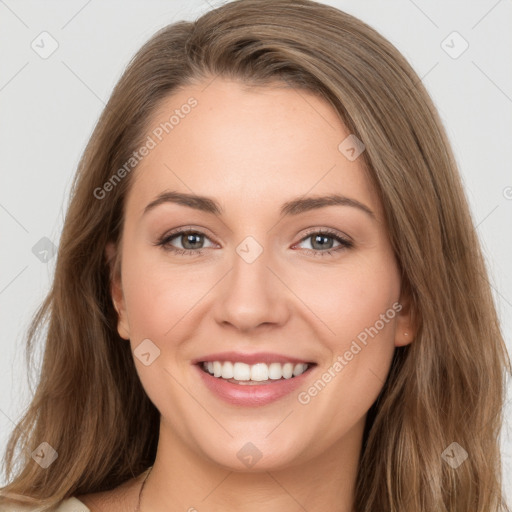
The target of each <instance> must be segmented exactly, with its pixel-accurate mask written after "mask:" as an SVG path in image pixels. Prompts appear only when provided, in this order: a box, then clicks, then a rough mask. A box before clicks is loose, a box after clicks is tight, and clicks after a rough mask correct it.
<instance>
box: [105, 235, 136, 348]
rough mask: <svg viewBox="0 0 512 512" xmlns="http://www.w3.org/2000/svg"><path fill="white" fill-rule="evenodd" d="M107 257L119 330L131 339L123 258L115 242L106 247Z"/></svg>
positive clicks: (126, 337)
mask: <svg viewBox="0 0 512 512" xmlns="http://www.w3.org/2000/svg"><path fill="white" fill-rule="evenodd" d="M105 258H106V260H107V265H108V267H109V269H110V296H111V298H112V304H113V305H114V309H115V310H116V311H117V332H118V333H119V336H121V338H123V339H125V340H129V339H130V328H129V325H128V316H127V314H126V304H125V300H124V294H123V287H122V283H121V265H120V262H121V260H120V255H119V254H118V249H117V248H116V246H115V244H114V243H113V242H109V243H108V244H107V246H106V247H105Z"/></svg>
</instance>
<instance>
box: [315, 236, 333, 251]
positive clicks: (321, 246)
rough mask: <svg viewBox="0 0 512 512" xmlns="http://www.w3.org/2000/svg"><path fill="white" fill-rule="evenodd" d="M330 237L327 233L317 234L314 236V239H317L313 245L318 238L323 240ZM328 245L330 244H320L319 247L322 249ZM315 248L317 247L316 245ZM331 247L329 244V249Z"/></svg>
mask: <svg viewBox="0 0 512 512" xmlns="http://www.w3.org/2000/svg"><path fill="white" fill-rule="evenodd" d="M328 238H331V237H329V236H326V235H316V236H315V237H314V239H315V240H314V243H313V247H314V245H315V244H316V242H317V240H318V239H323V240H325V239H328ZM326 245H329V244H326V243H323V244H320V246H319V248H320V249H322V248H323V249H325V248H326ZM331 245H332V241H331ZM314 248H315V247H314ZM330 248H331V246H329V249H330Z"/></svg>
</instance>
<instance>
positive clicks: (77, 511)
mask: <svg viewBox="0 0 512 512" xmlns="http://www.w3.org/2000/svg"><path fill="white" fill-rule="evenodd" d="M40 510H41V508H40V507H36V506H32V505H0V512H39V511H40ZM55 511H56V512H91V510H90V509H89V508H87V506H86V505H85V503H82V502H81V501H80V500H79V499H77V498H68V499H67V500H64V501H62V502H61V503H60V505H59V506H58V507H57V508H56V509H55Z"/></svg>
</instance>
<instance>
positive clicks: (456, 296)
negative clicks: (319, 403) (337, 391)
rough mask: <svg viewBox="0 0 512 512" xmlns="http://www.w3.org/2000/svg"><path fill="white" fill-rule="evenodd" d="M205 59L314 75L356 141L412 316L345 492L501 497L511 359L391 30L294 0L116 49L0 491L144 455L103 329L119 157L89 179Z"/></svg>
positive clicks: (382, 502)
mask: <svg viewBox="0 0 512 512" xmlns="http://www.w3.org/2000/svg"><path fill="white" fill-rule="evenodd" d="M216 76H222V77H227V78H231V79H235V80H238V81H240V82H243V83H246V84H248V85H253V84H254V85H265V84H269V83H271V82H275V81H276V80H278V81H280V82H281V83H283V84H285V85H287V86H289V87H295V88H296V89H302V90H307V91H311V92H314V93H315V94H318V95H319V96H320V97H322V98H323V99H324V100H325V101H327V102H328V103H329V104H330V105H332V107H333V108H334V109H335V110H336V111H337V112H338V113H339V116H340V118H341V120H342V121H343V123H344V124H345V125H346V127H347V128H348V129H349V130H350V132H351V133H353V134H355V135H356V136H357V137H358V138H359V139H361V140H362V141H363V143H364V144H365V147H366V150H365V151H364V153H363V154H362V156H361V158H362V159H363V162H364V164H365V166H366V167H367V169H368V171H369V173H370V175H371V177H372V180H373V182H374V185H375V187H376V189H377V191H378V193H379V195H380V199H381V201H382V204H383V207H384V211H385V215H386V221H387V224H388V226H389V232H390V238H391V243H392V245H393V248H394V250H395V253H396V257H397V260H398V262H399V265H400V269H401V273H402V286H403V288H404V290H406V291H407V293H408V294H409V296H410V298H411V308H412V312H413V315H414V318H415V322H416V325H417V334H416V336H415V339H414V341H413V342H412V343H411V344H410V345H408V346H406V347H400V348H397V349H396V350H395V355H394V359H393V362H392V367H391V371H390V373H389V375H388V379H387V381H386V383H385V385H384V387H383V389H382V392H381V394H380V395H379V398H378V400H377V401H376V402H375V403H374V404H373V406H372V408H371V409H370V411H369V413H368V417H367V422H366V428H365V432H364V438H363V447H362V454H361V459H360V464H359V468H358V475H357V489H356V501H355V504H356V510H357V511H358V512H375V511H376V510H378V511H381V512H399V511H400V512H403V511H407V512H420V511H421V512H424V511H436V512H443V511H450V512H454V511H460V512H470V511H471V512H497V511H504V510H509V509H508V507H507V506H506V504H505V503H504V499H503V497H502V493H501V468H500V451H499V443H498V436H499V433H500V429H501V424H502V409H503V401H504V392H505V376H506V374H507V372H508V373H510V371H511V368H510V360H509V358H508V354H507V351H506V348H505V344H504V341H503V338H502V335H501V333H500V327H499V321H498V318H497V314H496V310H495V306H494V303H493V299H492V295H491V293H490V286H489V283H488V281H487V277H486V276H487V272H486V268H485V264H484V260H483V257H482V253H481V250H480V246H479V241H478V239H477V236H476V234H475V229H474V226H473V223H472V219H471V216H470V211H469V208H468V204H467V201H466V198H465V196H464V192H463V187H462V185H461V180H460V178H459V174H458V171H457V167H456V163H455V161H454V157H453V155H452V151H451V149H450V146H449V143H448V140H447V137H446V135H445V131H444V128H443V126H442V123H441V121H440V119H439V116H438V114H437V111H436V109H435V107H434V105H433V103H432V101H431V99H430V98H429V96H428V94H427V92H426V90H425V88H424V86H423V84H422V82H421V80H420V79H419V77H418V76H417V75H416V73H415V72H414V71H413V69H412V68H411V66H410V65H409V64H408V63H407V62H406V60H405V59H404V58H403V56H402V55H401V54H400V53H399V52H398V50H397V49H396V48H394V47H393V46H392V45H391V44H390V43H389V42H388V41H387V40H386V39H384V38H383V37H382V36H381V35H379V34H378V33H377V32H375V30H373V29H372V28H370V27H369V26H367V25H366V24H365V23H363V22H361V21H359V20H358V19H356V18H354V17H352V16H350V15H348V14H346V13H344V12H342V11H339V10H337V9H335V8H333V7H329V6H326V5H322V4H318V3H315V2H313V1H308V0H236V1H234V2H231V3H228V4H225V5H224V6H222V7H220V8H218V9H215V10H212V11H210V12H207V13H206V14H204V15H203V16H201V17H200V18H199V19H198V20H197V21H195V22H178V23H174V24H172V25H169V26H167V27H165V28H164V29H162V30H160V31H159V32H158V33H156V34H155V35H154V36H153V37H152V38H151V39H150V40H149V41H148V42H147V43H146V44H145V45H144V46H143V47H142V48H141V49H140V51H139V52H138V53H137V54H136V55H135V57H134V59H133V60H132V61H131V62H130V64H129V66H128V67H127V69H126V71H125V73H124V74H123V76H122V78H121V79H120V81H119V83H118V84H117V85H116V87H115V89H114V91H113V93H112V95H111V98H110V100H109V102H108V104H107V106H106V108H105V109H104V111H103V113H102V115H101V117H100V119H99V121H98V123H97V126H96V128H95V130H94V133H93V135H92V137H91V139H90V142H89V143H88V145H87V147H86V149H85V152H84V154H83V156H82V159H81V161H80V163H79V166H78V170H77V173H76V176H75V179H74V182H73V187H72V192H71V198H70V202H69V207H68V211H67V215H66V219H65V224H64V228H63V231H62V235H61V239H60V244H59V251H58V257H57V263H56V270H55V277H54V280H53V285H52V287H51V290H50V292H49V294H48V296H47V298H46V300H45V301H44V303H43V305H42V306H41V308H40V309H39V311H38V312H37V314H36V316H35V318H34V320H33V323H32V325H31V328H30V331H29V334H28V340H27V354H29V356H30V355H33V353H34V342H35V340H36V339H37V338H38V337H39V335H41V337H43V336H42V335H43V332H42V331H43V328H45V327H47V332H45V333H44V339H45V341H46V344H45V347H44V358H43V362H42V368H41V372H40V379H39V382H38V385H37V388H36V390H35V393H34V397H33V399H32V402H31V403H30V405H29V407H28V409H27V411H26V413H25V414H24V416H23V417H22V419H21V420H20V422H19V424H18V425H17V427H16V428H15V430H14V431H13V433H12V435H11V437H10V440H9V442H8V446H7V450H6V457H5V462H6V465H5V474H6V477H7V480H8V481H9V482H10V483H9V484H8V485H6V486H5V487H4V488H3V489H2V490H1V491H0V496H3V497H0V504H1V503H6V502H7V499H8V498H11V499H17V500H18V502H19V503H37V504H43V505H44V506H45V508H44V510H50V509H51V507H53V506H55V505H56V504H58V503H59V502H60V501H61V500H63V499H64V498H67V497H70V496H72V495H80V494H86V493H91V492H97V491H102V490H108V489H112V488H114V487H116V486H118V485H119V484H121V483H123V482H125V481H126V480H128V479H129V478H131V477H134V476H136V475H139V474H140V473H141V472H142V471H144V470H145V469H147V468H148V467H149V466H150V465H151V464H152V463H153V461H154V460H155V454H156V448H157V442H158V431H159V419H160V417H159V413H158V411H157V409H156V408H155V407H154V405H153V404H152V403H151V402H150V400H149V399H148V397H147V395H146V394H145V392H144V389H143V388H142V386H141V383H140V381H139V379H138V376H137V373H136V370H135V365H134V362H133V356H132V354H131V351H130V346H129V344H127V343H125V342H123V340H122V339H121V338H120V337H119V335H118V333H117V330H116V325H117V315H116V312H115V310H114V308H113V305H112V300H111V297H110V293H109V280H110V277H111V274H110V269H111V267H110V265H109V263H110V262H108V261H107V260H106V258H105V247H106V245H107V243H108V242H110V241H113V242H115V243H117V241H118V240H119V236H120V233H121V228H122V223H123V201H124V198H125V196H126V193H127V190H128V187H129V186H130V183H131V181H132V178H131V174H130V173H127V175H126V176H125V177H124V178H123V179H122V180H119V182H116V183H115V186H112V187H109V191H108V194H107V196H106V197H103V198H98V196H99V194H98V193H96V194H95V190H96V191H97V190H98V189H99V188H102V187H103V186H104V184H105V183H107V182H108V181H109V180H110V179H111V178H112V175H113V174H114V173H115V172H116V170H117V169H119V168H121V167H122V166H123V164H124V163H125V162H127V161H128V159H129V158H130V156H131V154H132V152H133V151H134V150H135V149H136V148H137V147H138V145H140V144H141V141H142V138H143V136H144V134H145V129H146V128H147V122H148V119H150V118H151V115H152V113H154V112H155V110H156V109H157V108H158V106H159V104H160V103H161V100H162V99H164V98H166V97H168V96H169V95H170V94H172V93H173V92H176V91H177V89H178V88H181V87H184V86H186V85H187V84H190V83H192V81H197V80H206V79H208V80H211V79H213V78H214V77H216ZM29 365H31V366H33V365H34V361H33V358H31V357H29ZM43 442H46V443H48V444H49V445H50V446H51V447H53V448H54V449H55V450H56V451H57V453H58V457H57V459H56V460H55V461H54V462H53V463H52V464H51V465H50V466H49V467H48V468H46V469H44V468H43V467H41V465H40V464H38V463H36V462H35V460H33V457H32V456H31V454H32V452H33V451H34V450H36V448H38V447H39V446H40V444H41V443H43ZM453 442H456V443H458V445H459V446H460V447H461V448H462V449H464V450H465V452H466V453H467V455H468V457H467V459H466V460H465V461H464V463H462V464H461V465H460V466H459V467H457V468H456V469H455V468H454V467H452V466H451V465H450V464H448V463H447V462H446V460H445V459H446V457H443V455H446V449H448V450H450V449H451V450H452V451H453V449H454V448H453V446H454V445H452V443H453ZM450 447H451V448H450ZM457 449H459V448H457ZM448 453H450V452H448ZM450 455H451V456H453V455H452V454H450Z"/></svg>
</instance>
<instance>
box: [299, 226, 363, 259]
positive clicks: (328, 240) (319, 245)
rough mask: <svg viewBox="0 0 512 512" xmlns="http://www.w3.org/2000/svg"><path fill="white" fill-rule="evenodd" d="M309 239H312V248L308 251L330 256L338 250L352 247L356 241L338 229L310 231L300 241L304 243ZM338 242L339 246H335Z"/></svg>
mask: <svg viewBox="0 0 512 512" xmlns="http://www.w3.org/2000/svg"><path fill="white" fill-rule="evenodd" d="M307 240H311V241H312V242H311V243H310V245H311V247H312V248H311V249H307V251H308V252H313V253H314V254H315V256H316V255H318V256H330V255H332V254H333V253H335V252H337V251H342V250H344V249H350V248H351V247H353V246H354V243H353V242H352V241H351V240H348V239H347V238H345V237H343V236H342V235H340V234H339V233H337V232H336V231H330V230H326V229H321V230H316V231H310V232H309V233H308V234H307V236H305V237H304V238H303V239H302V240H301V242H300V243H303V242H305V241H307ZM335 242H338V246H335V247H334V248H333V246H334V243H335Z"/></svg>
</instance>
